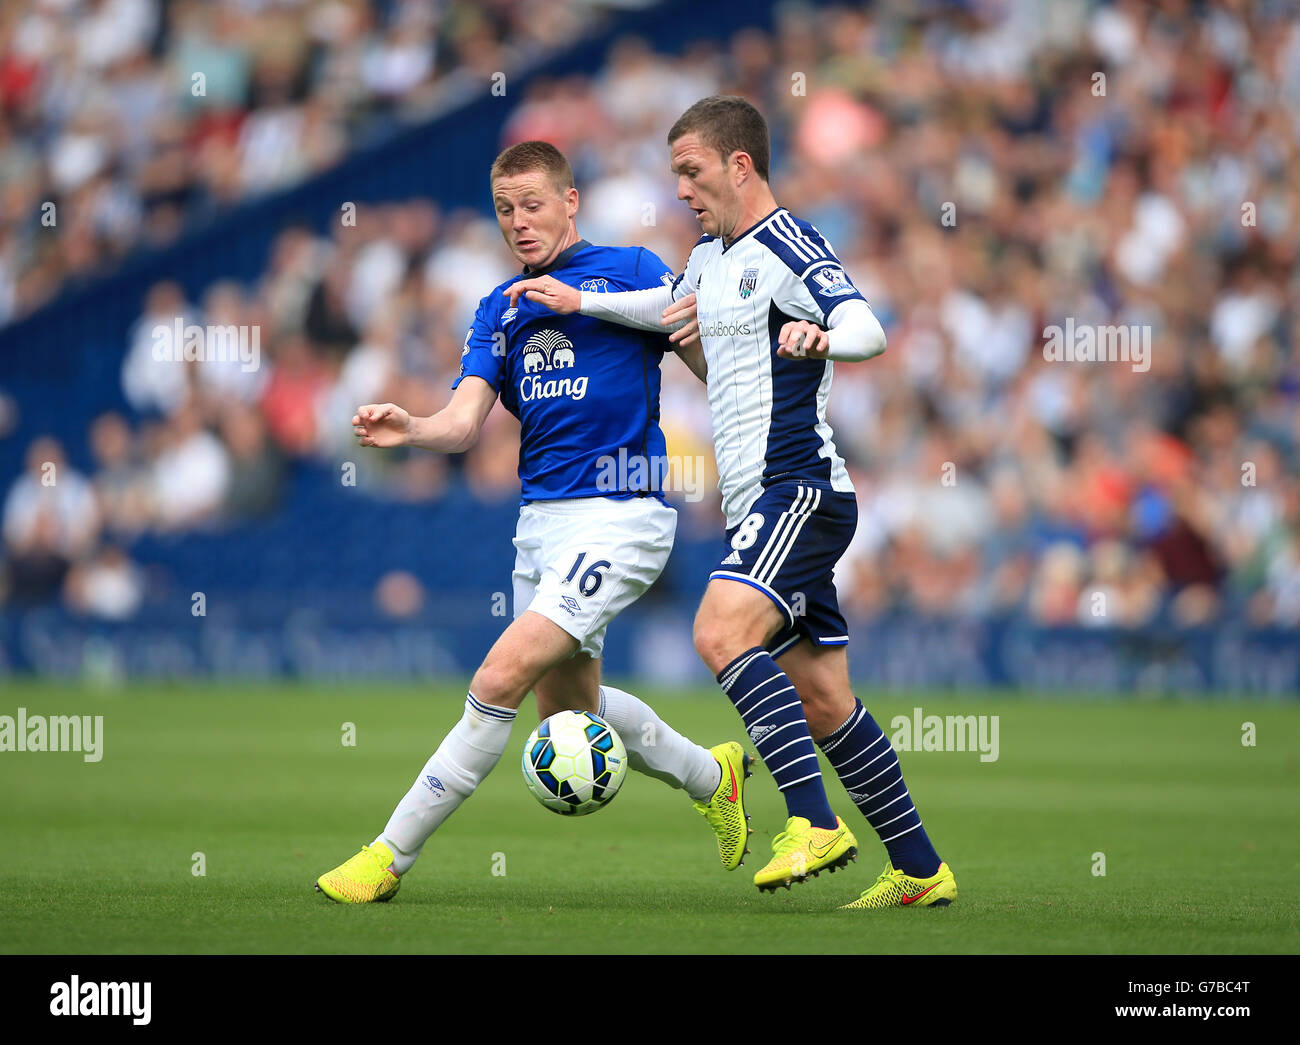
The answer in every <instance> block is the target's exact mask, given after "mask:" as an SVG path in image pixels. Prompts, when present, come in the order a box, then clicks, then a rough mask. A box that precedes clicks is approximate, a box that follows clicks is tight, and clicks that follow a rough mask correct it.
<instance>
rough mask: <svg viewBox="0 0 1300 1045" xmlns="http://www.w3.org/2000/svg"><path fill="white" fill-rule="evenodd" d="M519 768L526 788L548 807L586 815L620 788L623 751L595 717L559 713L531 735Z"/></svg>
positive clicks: (623, 771)
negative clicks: (521, 770)
mask: <svg viewBox="0 0 1300 1045" xmlns="http://www.w3.org/2000/svg"><path fill="white" fill-rule="evenodd" d="M523 768H524V780H526V781H527V782H528V790H529V791H531V792H532V793H533V797H534V798H536V799H537V801H539V802H541V803H542V805H544V806H546V808H547V809H549V810H551V811H552V812H555V813H560V814H562V815H564V816H586V815H587V814H588V813H594V812H595V811H596V810H597V809H599V808H600V807H601V806H604V805H608V804H609V802H610V801H611V800H612V799H613V797H614V796H615V795H616V794H618V789H619V788H620V787H622V786H623V778H624V777H625V776H627V749H626V748H624V747H623V741H622V740H621V739H620V738H619V735H618V734H617V733H615V732H614V729H613V727H612V726H610V724H609V723H608V722H606V721H605V720H604V719H603V718H601V717H600V716H599V715H593V714H592V713H591V712H590V711H561V712H560V713H559V714H557V715H552V716H551V717H550V718H548V719H546V720H545V721H544V722H541V723H539V724H538V726H537V728H536V729H534V730H533V732H532V733H531V734H530V735H529V737H528V742H527V743H526V744H524V761H523Z"/></svg>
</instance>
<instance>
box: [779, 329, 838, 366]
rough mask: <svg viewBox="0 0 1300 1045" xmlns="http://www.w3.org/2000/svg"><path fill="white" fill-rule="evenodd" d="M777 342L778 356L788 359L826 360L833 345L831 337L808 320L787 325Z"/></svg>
mask: <svg viewBox="0 0 1300 1045" xmlns="http://www.w3.org/2000/svg"><path fill="white" fill-rule="evenodd" d="M776 342H777V350H776V354H777V355H778V356H784V357H785V358H786V359H825V358H826V352H827V350H828V349H829V348H830V344H831V340H830V335H828V334H827V333H826V331H825V330H823V329H822V328H821V327H819V326H818V325H817V324H816V323H809V322H808V321H807V320H800V321H799V322H797V323H794V322H792V323H787V324H786V325H785V326H783V327H782V328H781V333H780V334H779V335H778V337H777V339H776Z"/></svg>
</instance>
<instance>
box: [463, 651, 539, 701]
mask: <svg viewBox="0 0 1300 1045" xmlns="http://www.w3.org/2000/svg"><path fill="white" fill-rule="evenodd" d="M469 688H470V692H471V693H473V694H474V696H475V697H476V698H477V699H479V700H481V701H483V703H484V704H493V705H495V706H497V707H504V708H517V707H519V705H520V704H521V703H523V699H524V697H525V696H526V695H527V693H528V690H529V689H530V688H531V680H529V679H526V678H524V677H522V673H521V671H520V669H519V667H518V666H517V665H515V664H511V663H509V662H508V661H506V660H487V661H485V662H484V663H483V664H482V665H481V666H480V667H479V669H478V671H476V672H474V678H473V679H472V680H471V681H470V686H469Z"/></svg>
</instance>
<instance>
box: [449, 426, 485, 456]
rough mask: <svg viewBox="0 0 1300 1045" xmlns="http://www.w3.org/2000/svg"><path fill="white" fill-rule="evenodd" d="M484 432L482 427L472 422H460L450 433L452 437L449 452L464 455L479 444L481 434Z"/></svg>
mask: <svg viewBox="0 0 1300 1045" xmlns="http://www.w3.org/2000/svg"><path fill="white" fill-rule="evenodd" d="M482 430H483V429H482V427H481V426H480V425H476V424H474V423H473V422H472V421H469V420H461V421H458V422H457V423H456V424H455V425H453V427H452V430H451V432H450V433H449V434H450V435H451V449H450V450H449V451H448V452H449V453H453V454H463V453H465V451H467V450H470V449H473V447H474V444H475V443H477V442H478V436H479V432H481V431H482Z"/></svg>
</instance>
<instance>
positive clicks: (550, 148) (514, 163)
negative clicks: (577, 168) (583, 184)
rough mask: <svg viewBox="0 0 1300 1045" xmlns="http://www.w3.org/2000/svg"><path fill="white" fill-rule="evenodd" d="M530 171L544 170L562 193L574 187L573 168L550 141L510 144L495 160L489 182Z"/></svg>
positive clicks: (492, 182) (493, 182)
mask: <svg viewBox="0 0 1300 1045" xmlns="http://www.w3.org/2000/svg"><path fill="white" fill-rule="evenodd" d="M530 171H542V172H543V173H544V174H547V175H549V176H550V179H551V181H553V182H555V187H556V188H557V189H559V190H560V192H561V193H563V192H564V190H565V189H571V188H573V168H572V167H570V166H569V161H568V160H566V159H565V158H564V153H562V152H560V150H559V149H557V148H556V147H555V146H554V145H552V144H551V143H550V142H543V141H531V142H520V143H519V144H518V145H512V146H510V148H508V149H506V150H505V151H504V152H502V153H501V155H500V156H498V157H497V158H496V160H495V161H494V162H493V164H492V173H491V175H489V177H488V182H489V184H495V183H496V180H497V179H498V178H508V177H510V176H511V175H514V174H527V173H528V172H530Z"/></svg>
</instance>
